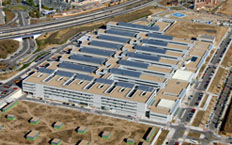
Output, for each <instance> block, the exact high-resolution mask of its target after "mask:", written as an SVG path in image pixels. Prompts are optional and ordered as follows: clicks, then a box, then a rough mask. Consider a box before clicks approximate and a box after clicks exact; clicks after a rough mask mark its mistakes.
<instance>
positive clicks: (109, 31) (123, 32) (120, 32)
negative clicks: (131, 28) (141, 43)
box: [106, 29, 136, 37]
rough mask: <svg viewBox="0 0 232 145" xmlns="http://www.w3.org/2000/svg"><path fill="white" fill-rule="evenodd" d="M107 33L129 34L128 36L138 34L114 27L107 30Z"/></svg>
mask: <svg viewBox="0 0 232 145" xmlns="http://www.w3.org/2000/svg"><path fill="white" fill-rule="evenodd" d="M106 33H109V34H115V35H121V36H128V37H135V35H136V33H133V32H128V31H122V30H112V29H108V30H106Z"/></svg>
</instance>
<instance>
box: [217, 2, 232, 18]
mask: <svg viewBox="0 0 232 145" xmlns="http://www.w3.org/2000/svg"><path fill="white" fill-rule="evenodd" d="M217 13H221V14H225V15H229V16H232V0H226V1H225V2H223V4H222V5H221V6H220V7H219V9H218V10H217Z"/></svg>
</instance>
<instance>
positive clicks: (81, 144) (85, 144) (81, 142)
mask: <svg viewBox="0 0 232 145" xmlns="http://www.w3.org/2000/svg"><path fill="white" fill-rule="evenodd" d="M78 145H90V142H89V141H87V140H81V141H79V143H78Z"/></svg>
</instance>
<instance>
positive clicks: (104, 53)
mask: <svg viewBox="0 0 232 145" xmlns="http://www.w3.org/2000/svg"><path fill="white" fill-rule="evenodd" d="M80 52H86V53H90V54H97V55H102V56H109V57H110V56H113V55H114V54H115V52H114V51H110V50H103V49H96V48H89V47H83V48H81V49H80Z"/></svg>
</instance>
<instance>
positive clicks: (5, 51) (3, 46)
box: [0, 40, 19, 58]
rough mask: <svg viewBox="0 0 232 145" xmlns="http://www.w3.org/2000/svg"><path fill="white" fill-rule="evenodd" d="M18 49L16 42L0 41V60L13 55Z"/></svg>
mask: <svg viewBox="0 0 232 145" xmlns="http://www.w3.org/2000/svg"><path fill="white" fill-rule="evenodd" d="M18 48H19V42H18V41H16V40H0V58H7V56H8V55H9V54H12V53H14V52H15V51H16V50H17V49H18Z"/></svg>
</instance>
